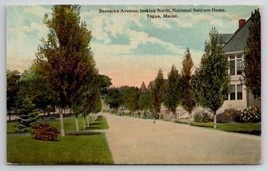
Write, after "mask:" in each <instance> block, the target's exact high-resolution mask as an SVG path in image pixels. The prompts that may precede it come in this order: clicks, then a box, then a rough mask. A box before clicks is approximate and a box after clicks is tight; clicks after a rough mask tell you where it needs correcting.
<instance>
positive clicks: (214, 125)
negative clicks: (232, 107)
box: [213, 111, 217, 129]
mask: <svg viewBox="0 0 267 171" xmlns="http://www.w3.org/2000/svg"><path fill="white" fill-rule="evenodd" d="M213 128H215V129H216V128H217V118H216V111H214V113H213Z"/></svg>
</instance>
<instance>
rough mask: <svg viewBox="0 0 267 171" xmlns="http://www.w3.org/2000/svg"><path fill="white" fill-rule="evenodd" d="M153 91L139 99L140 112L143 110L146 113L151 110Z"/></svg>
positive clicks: (145, 93) (147, 92)
mask: <svg viewBox="0 0 267 171" xmlns="http://www.w3.org/2000/svg"><path fill="white" fill-rule="evenodd" d="M151 102H152V100H151V91H149V90H147V91H146V92H144V93H143V94H141V95H140V96H139V99H138V106H139V109H140V110H143V111H144V112H145V113H146V112H147V111H148V110H149V109H151V107H152V104H151Z"/></svg>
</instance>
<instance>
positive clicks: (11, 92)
mask: <svg viewBox="0 0 267 171" xmlns="http://www.w3.org/2000/svg"><path fill="white" fill-rule="evenodd" d="M6 74H7V85H6V86H7V91H6V98H7V111H8V115H9V120H11V111H12V110H15V113H17V109H18V105H19V104H18V91H19V79H20V73H19V72H18V71H17V70H14V71H10V70H7V73H6Z"/></svg>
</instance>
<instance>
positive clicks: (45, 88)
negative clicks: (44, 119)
mask: <svg viewBox="0 0 267 171" xmlns="http://www.w3.org/2000/svg"><path fill="white" fill-rule="evenodd" d="M20 93H21V94H24V96H25V97H26V96H28V97H30V98H31V100H32V103H34V104H35V108H36V109H41V110H43V111H44V113H45V111H46V109H47V108H48V105H52V106H53V105H54V104H55V101H54V100H53V96H54V93H53V91H52V89H51V87H50V85H49V84H48V82H47V79H46V78H45V77H44V76H43V75H42V74H41V72H40V71H39V67H38V65H37V64H34V65H32V66H31V67H30V69H29V70H26V71H25V72H24V73H23V75H22V76H21V78H20ZM22 98H24V97H22Z"/></svg>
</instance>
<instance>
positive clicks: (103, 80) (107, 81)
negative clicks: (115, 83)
mask: <svg viewBox="0 0 267 171" xmlns="http://www.w3.org/2000/svg"><path fill="white" fill-rule="evenodd" d="M98 77H99V87H100V92H101V95H105V94H107V88H108V87H109V86H111V85H112V83H111V78H109V77H108V76H106V75H101V74H99V75H98Z"/></svg>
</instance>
